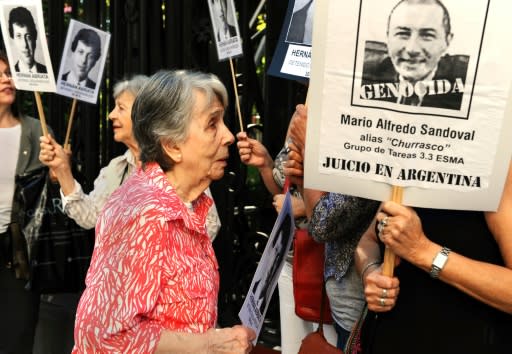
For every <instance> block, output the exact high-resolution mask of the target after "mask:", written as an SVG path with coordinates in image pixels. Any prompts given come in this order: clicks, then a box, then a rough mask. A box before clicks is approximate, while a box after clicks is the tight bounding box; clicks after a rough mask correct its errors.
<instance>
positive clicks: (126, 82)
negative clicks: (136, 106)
mask: <svg viewBox="0 0 512 354" xmlns="http://www.w3.org/2000/svg"><path fill="white" fill-rule="evenodd" d="M148 80H149V77H147V76H146V75H134V76H132V77H131V78H127V79H123V80H121V81H119V82H117V83H116V84H115V85H114V88H113V89H112V91H113V96H114V98H118V97H119V96H120V95H121V94H122V93H123V92H129V93H131V94H132V95H133V97H137V93H138V92H139V90H140V89H141V88H142V86H144V84H145V83H146V82H147V81H148Z"/></svg>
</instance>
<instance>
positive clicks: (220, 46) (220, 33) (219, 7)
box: [208, 0, 243, 61]
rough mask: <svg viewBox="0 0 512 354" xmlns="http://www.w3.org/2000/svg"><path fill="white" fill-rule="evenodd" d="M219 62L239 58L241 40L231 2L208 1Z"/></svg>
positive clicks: (223, 0) (228, 0)
mask: <svg viewBox="0 0 512 354" xmlns="http://www.w3.org/2000/svg"><path fill="white" fill-rule="evenodd" d="M208 9H209V11H210V19H211V21H212V29H213V36H214V40H215V47H216V48H217V55H218V58H219V61H222V60H226V59H229V58H234V57H238V56H241V55H242V54H243V53H242V40H241V38H240V30H239V29H238V22H237V20H236V11H235V5H234V3H233V0H208Z"/></svg>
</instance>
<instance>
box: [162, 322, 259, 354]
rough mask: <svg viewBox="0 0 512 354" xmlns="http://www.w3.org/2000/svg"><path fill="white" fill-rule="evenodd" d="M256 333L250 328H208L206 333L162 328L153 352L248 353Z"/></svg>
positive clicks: (191, 353) (167, 353)
mask: <svg viewBox="0 0 512 354" xmlns="http://www.w3.org/2000/svg"><path fill="white" fill-rule="evenodd" d="M255 338H256V334H255V333H254V331H253V330H252V329H250V328H247V327H244V326H234V327H231V328H222V329H218V328H217V329H210V330H209V331H208V332H206V333H202V334H194V333H180V332H172V331H167V330H164V331H163V332H162V335H161V336H160V340H159V342H158V345H157V347H156V351H155V354H170V353H184V354H186V353H190V354H195V353H198V354H202V353H204V354H215V353H219V354H225V353H233V354H234V353H250V352H251V350H252V341H253V340H254V339H255Z"/></svg>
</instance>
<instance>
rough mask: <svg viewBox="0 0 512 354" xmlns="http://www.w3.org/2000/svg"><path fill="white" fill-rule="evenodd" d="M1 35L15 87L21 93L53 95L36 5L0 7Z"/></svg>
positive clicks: (7, 3) (6, 4) (9, 3)
mask: <svg viewBox="0 0 512 354" xmlns="http://www.w3.org/2000/svg"><path fill="white" fill-rule="evenodd" d="M0 17H1V18H2V19H3V20H2V34H3V38H4V43H5V46H6V51H7V55H8V56H9V59H10V63H11V66H12V68H11V71H12V72H13V79H14V82H15V85H16V87H17V88H18V89H21V90H30V91H49V92H53V91H55V81H54V78H53V70H52V67H51V62H50V56H49V53H48V46H47V43H46V33H45V28H44V21H43V15H42V7H41V3H40V2H39V1H25V2H19V1H3V2H1V3H0Z"/></svg>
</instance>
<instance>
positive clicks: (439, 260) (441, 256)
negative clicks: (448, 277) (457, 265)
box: [430, 247, 450, 279]
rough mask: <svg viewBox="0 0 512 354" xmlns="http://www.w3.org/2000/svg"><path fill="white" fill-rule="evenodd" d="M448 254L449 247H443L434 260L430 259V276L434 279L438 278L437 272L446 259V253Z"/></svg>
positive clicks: (441, 268) (440, 269) (442, 266)
mask: <svg viewBox="0 0 512 354" xmlns="http://www.w3.org/2000/svg"><path fill="white" fill-rule="evenodd" d="M449 254H450V249H449V248H448V247H443V248H442V249H441V251H439V252H438V253H437V254H436V256H435V257H434V260H433V261H432V267H431V268H430V276H431V277H432V278H434V279H437V278H439V273H440V272H441V271H442V270H443V268H444V266H445V264H446V261H447V260H448V255H449Z"/></svg>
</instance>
